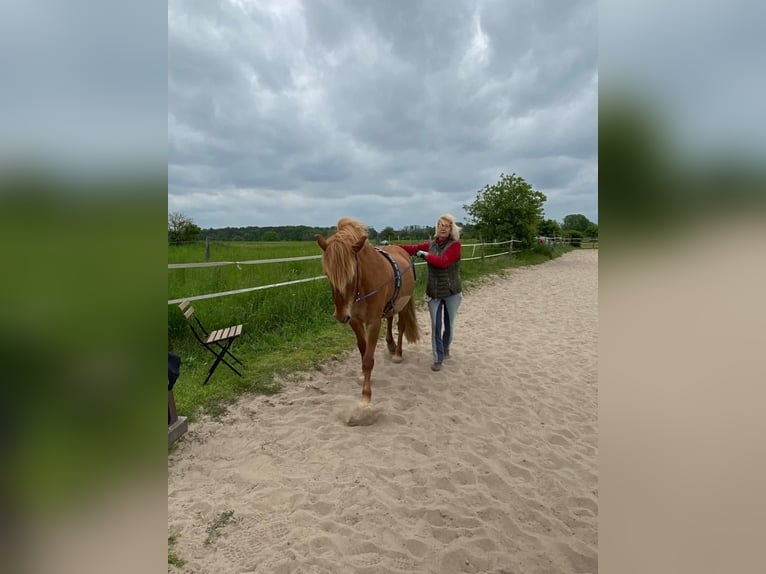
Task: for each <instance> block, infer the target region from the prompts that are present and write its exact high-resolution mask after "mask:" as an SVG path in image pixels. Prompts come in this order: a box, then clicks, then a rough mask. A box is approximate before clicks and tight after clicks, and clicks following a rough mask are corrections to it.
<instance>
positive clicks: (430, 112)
mask: <svg viewBox="0 0 766 574" xmlns="http://www.w3.org/2000/svg"><path fill="white" fill-rule="evenodd" d="M596 16H597V9H596V3H595V2H593V1H587V2H560V3H559V2H557V3H538V2H534V1H529V2H504V1H495V2H493V1H488V2H483V1H475V2H468V1H465V2H463V1H451V2H437V1H431V2H428V1H426V2H414V3H413V2H409V1H401V0H399V1H392V2H357V1H341V0H336V1H331V0H325V1H315V0H312V1H305V2H300V1H292V2H290V1H282V0H274V1H273V2H264V1H262V0H259V1H257V2H256V1H248V0H237V1H233V0H230V1H224V2H220V3H209V2H191V3H190V2H178V1H177V0H171V1H170V2H169V4H168V176H169V189H168V208H169V209H170V210H172V211H179V210H180V211H183V212H184V213H186V214H187V215H189V216H191V217H192V218H193V219H194V220H195V221H196V222H197V223H198V224H199V225H201V226H202V227H220V226H227V225H232V226H234V225H261V226H263V225H281V224H288V225H289V224H296V225H297V224H317V225H333V224H334V223H335V222H336V221H337V220H338V219H339V218H340V217H342V216H345V215H353V216H356V217H359V218H361V219H362V220H364V221H365V222H366V223H368V224H369V225H371V226H374V227H376V228H378V229H381V228H383V227H385V226H388V225H391V226H393V227H402V226H405V225H412V224H419V225H426V224H427V225H430V224H432V223H433V221H435V220H436V218H437V217H438V215H439V214H440V213H443V212H444V211H451V212H452V213H454V214H455V215H456V216H457V217H458V218H459V219H464V218H465V213H464V212H463V209H462V206H463V204H465V203H470V202H471V201H473V200H474V199H475V196H476V192H477V191H478V190H479V189H481V188H483V187H484V186H485V185H487V184H493V183H495V182H496V181H497V180H498V179H499V177H500V174H501V173H513V172H515V173H517V174H518V175H520V176H521V177H524V179H526V180H527V181H528V182H529V183H530V184H531V185H532V186H533V187H534V188H535V189H539V190H540V191H542V192H543V193H545V194H546V195H548V197H549V199H548V202H547V203H546V205H545V210H546V216H547V217H551V218H554V219H559V220H561V219H562V218H563V217H564V216H565V215H567V214H569V213H583V214H585V215H586V216H587V217H588V218H590V219H592V220H594V221H597V220H598V207H597V195H598V186H597V132H596V129H597V82H598V72H597V28H596Z"/></svg>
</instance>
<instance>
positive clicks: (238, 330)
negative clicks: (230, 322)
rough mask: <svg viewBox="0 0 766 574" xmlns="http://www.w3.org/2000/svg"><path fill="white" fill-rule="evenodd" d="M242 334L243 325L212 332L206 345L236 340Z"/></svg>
mask: <svg viewBox="0 0 766 574" xmlns="http://www.w3.org/2000/svg"><path fill="white" fill-rule="evenodd" d="M241 334H242V325H234V326H232V327H226V328H225V329H217V330H215V331H211V332H210V334H209V335H208V336H207V339H205V343H208V344H210V343H217V342H218V341H225V340H226V339H235V338H237V337H239V336H240V335H241Z"/></svg>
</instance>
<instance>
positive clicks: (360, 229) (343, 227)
mask: <svg viewBox="0 0 766 574" xmlns="http://www.w3.org/2000/svg"><path fill="white" fill-rule="evenodd" d="M335 227H336V228H337V231H336V232H335V235H333V237H336V238H338V239H342V240H343V241H347V242H349V243H356V242H357V241H359V240H360V239H361V238H362V237H367V226H366V225H365V224H364V223H362V222H361V221H359V220H358V219H354V218H353V217H342V218H340V219H339V220H338V225H336V226H335Z"/></svg>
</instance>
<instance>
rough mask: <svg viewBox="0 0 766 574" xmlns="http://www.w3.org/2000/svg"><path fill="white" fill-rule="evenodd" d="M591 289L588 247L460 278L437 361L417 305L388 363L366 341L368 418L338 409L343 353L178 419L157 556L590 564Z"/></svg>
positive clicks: (479, 567)
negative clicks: (170, 552) (268, 392)
mask: <svg viewBox="0 0 766 574" xmlns="http://www.w3.org/2000/svg"><path fill="white" fill-rule="evenodd" d="M597 299H598V251H597V250H582V251H573V252H570V253H568V254H566V255H564V256H562V257H560V258H558V259H555V260H553V261H550V262H548V263H545V264H543V265H538V266H534V267H527V268H519V269H514V270H511V271H509V272H507V273H506V274H505V275H504V276H503V277H501V278H496V279H492V280H490V281H488V282H486V283H485V284H483V285H482V286H479V287H474V288H473V289H471V290H470V291H466V292H465V293H464V299H463V304H462V307H461V308H460V313H459V315H458V320H457V324H456V332H455V340H454V342H453V344H452V349H451V353H452V358H451V359H449V360H448V361H447V362H445V363H444V368H443V369H442V371H441V372H438V373H434V372H432V371H431V370H430V369H429V365H430V363H431V352H430V335H429V330H428V325H429V321H428V318H427V312H426V311H425V310H422V311H420V312H419V315H418V318H419V321H420V325H421V328H422V330H423V334H424V336H423V340H422V341H421V342H420V343H418V344H417V345H407V344H405V351H404V352H405V360H404V363H402V364H399V365H397V364H394V363H393V362H392V361H391V360H390V359H389V358H388V356H387V354H386V353H385V352H384V348H385V345H384V344H382V345H378V349H377V354H376V365H375V369H374V371H373V387H372V393H373V404H374V405H375V408H377V409H379V410H380V412H381V415H380V417H379V418H378V420H377V421H376V422H375V423H374V424H372V425H371V426H356V427H349V426H346V425H345V424H344V422H343V420H344V417H345V416H346V414H347V413H348V411H349V409H350V408H352V407H353V406H354V405H355V404H356V403H357V400H358V398H359V396H360V392H361V387H360V384H361V366H360V361H359V358H358V354H357V353H356V352H354V353H353V354H351V353H349V354H348V355H347V356H345V357H342V358H341V359H339V360H337V361H332V362H330V363H328V364H327V365H326V366H325V367H324V368H323V369H322V370H320V371H317V372H310V373H300V374H297V375H294V376H292V377H291V378H290V379H289V380H286V381H284V382H285V391H284V392H282V393H280V394H279V395H276V396H272V397H261V396H248V397H244V398H243V399H241V400H240V401H239V402H238V403H237V404H236V405H235V406H233V407H232V408H231V410H230V412H229V413H228V414H227V415H226V416H225V417H223V419H222V420H221V421H219V422H216V421H212V420H207V419H206V420H202V421H200V422H198V423H194V424H193V425H191V427H190V430H189V432H188V433H187V434H186V435H184V437H183V438H182V439H181V441H179V448H178V449H177V450H176V452H174V453H173V454H171V455H170V456H169V460H168V531H169V533H170V534H174V535H175V536H176V540H177V542H176V544H175V547H174V551H175V553H176V554H177V555H178V556H179V557H181V558H182V559H184V560H185V561H186V564H185V566H184V567H183V568H181V569H177V568H175V567H173V566H169V567H168V568H169V571H170V572H178V571H183V572H194V573H200V572H205V573H216V574H218V573H220V574H225V573H246V572H259V573H260V572H263V573H266V572H268V573H271V572H276V573H288V572H289V573H303V572H306V573H308V572H311V573H357V572H360V573H367V572H369V573H373V572H375V573H377V572H395V573H401V572H433V573H439V574H449V573H452V572H497V573H501V572H524V573H530V572H541V573H542V572H545V573H551V572H596V571H597V569H598V566H597V539H598V532H597V522H598V502H597V500H598V476H597V469H598V464H597V448H598V422H597V416H598V412H597V411H598V409H597V363H598V352H597V343H598V306H597ZM351 337H352V335H351V332H350V330H349V338H350V339H351ZM223 513H230V514H229V516H230V520H229V521H228V522H227V523H226V524H224V525H221V526H219V527H218V528H215V529H213V528H212V526H213V525H214V523H215V521H216V519H217V518H220V517H221V516H222V515H223ZM211 533H212V534H211Z"/></svg>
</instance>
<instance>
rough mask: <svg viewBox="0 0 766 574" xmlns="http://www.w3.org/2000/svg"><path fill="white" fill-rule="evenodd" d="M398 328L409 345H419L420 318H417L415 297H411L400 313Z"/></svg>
mask: <svg viewBox="0 0 766 574" xmlns="http://www.w3.org/2000/svg"><path fill="white" fill-rule="evenodd" d="M398 326H399V330H400V331H401V332H402V333H404V337H405V338H406V339H407V342H408V343H417V342H418V341H419V340H420V328H419V327H418V318H417V317H416V316H415V297H410V300H409V301H407V304H406V305H405V306H404V309H402V310H401V311H399V325H398Z"/></svg>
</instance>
